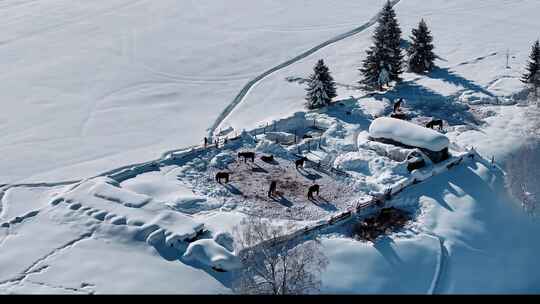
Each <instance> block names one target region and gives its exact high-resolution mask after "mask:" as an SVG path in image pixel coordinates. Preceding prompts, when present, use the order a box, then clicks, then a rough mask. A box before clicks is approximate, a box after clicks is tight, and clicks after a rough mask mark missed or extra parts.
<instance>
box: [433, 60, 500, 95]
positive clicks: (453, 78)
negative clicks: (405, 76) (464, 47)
mask: <svg viewBox="0 0 540 304" xmlns="http://www.w3.org/2000/svg"><path fill="white" fill-rule="evenodd" d="M428 76H429V77H430V78H433V79H440V80H442V81H444V82H448V83H451V84H453V85H456V86H461V87H463V88H465V89H467V90H470V91H475V92H480V93H483V94H486V95H487V96H490V97H495V95H493V93H491V92H490V91H488V90H486V89H485V88H484V87H482V86H480V85H478V84H476V83H475V82H474V81H472V80H469V79H466V78H464V77H462V76H460V75H458V74H456V73H454V72H452V71H450V69H448V68H439V67H436V68H434V69H433V71H431V73H429V74H428Z"/></svg>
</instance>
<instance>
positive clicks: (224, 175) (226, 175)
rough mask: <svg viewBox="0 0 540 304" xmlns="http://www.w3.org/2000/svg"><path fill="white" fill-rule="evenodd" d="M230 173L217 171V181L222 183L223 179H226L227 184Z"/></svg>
mask: <svg viewBox="0 0 540 304" xmlns="http://www.w3.org/2000/svg"><path fill="white" fill-rule="evenodd" d="M230 175H231V174H230V173H229V172H218V173H216V181H217V182H218V183H220V184H221V180H222V179H224V180H225V184H227V183H228V182H229V177H230Z"/></svg>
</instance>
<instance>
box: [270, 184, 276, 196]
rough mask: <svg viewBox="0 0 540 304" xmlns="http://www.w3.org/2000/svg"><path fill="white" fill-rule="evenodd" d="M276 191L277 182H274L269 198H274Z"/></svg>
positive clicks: (271, 185)
mask: <svg viewBox="0 0 540 304" xmlns="http://www.w3.org/2000/svg"><path fill="white" fill-rule="evenodd" d="M276 189H277V182H276V181H272V182H271V183H270V189H268V197H272V196H274V194H275V193H276Z"/></svg>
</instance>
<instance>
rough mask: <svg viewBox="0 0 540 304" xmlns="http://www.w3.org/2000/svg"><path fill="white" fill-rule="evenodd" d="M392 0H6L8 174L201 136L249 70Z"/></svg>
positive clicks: (89, 165)
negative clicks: (387, 0) (344, 0)
mask: <svg viewBox="0 0 540 304" xmlns="http://www.w3.org/2000/svg"><path fill="white" fill-rule="evenodd" d="M382 3H383V1H382V0H365V1H362V2H348V3H342V1H323V0H317V1H303V0H301V1H294V3H290V2H289V1H264V2H253V1H247V0H239V1H234V3H231V2H230V1H224V0H220V1H206V0H205V1H190V0H182V1H175V0H164V1H159V3H156V2H154V1H145V0H112V1H91V2H88V1H80V0H78V1H71V0H70V1H67V0H62V1H60V0H53V1H51V0H49V1H21V0H7V1H2V4H1V5H0V16H2V20H3V21H2V28H3V29H4V30H3V31H2V34H0V44H1V46H0V58H2V59H1V60H0V67H1V70H2V71H3V72H2V82H3V83H4V88H6V89H4V90H2V102H3V107H2V112H1V113H0V127H1V128H2V135H1V142H0V153H1V154H2V155H3V158H2V160H1V161H0V167H1V168H2V172H1V173H0V184H2V183H13V182H17V181H21V180H26V181H28V180H32V181H43V180H51V179H56V180H69V179H74V178H84V177H86V176H89V175H94V174H97V173H100V172H103V171H106V170H109V169H111V168H114V167H119V166H122V165H126V164H129V163H134V162H141V161H145V160H147V159H152V158H156V157H158V156H159V155H160V154H161V152H163V151H165V150H169V149H174V148H179V147H183V146H188V145H193V144H200V143H201V142H202V138H203V137H204V136H205V134H206V129H207V128H209V127H210V125H211V124H212V123H213V122H214V120H215V119H216V118H217V117H218V115H219V113H220V111H221V110H222V109H223V108H225V106H227V105H228V104H229V103H230V102H231V101H232V100H233V98H234V96H235V95H236V94H237V93H238V91H240V89H241V88H242V87H243V85H244V84H245V83H246V82H248V80H249V79H251V78H253V77H255V76H256V75H257V74H259V73H261V72H262V71H264V70H266V69H269V68H270V67H272V66H275V65H278V64H279V63H281V62H283V61H286V60H288V59H290V58H292V57H293V56H295V55H296V54H297V53H300V52H302V51H304V50H306V49H309V48H311V47H313V46H314V45H316V44H318V43H320V42H321V41H324V40H327V39H330V38H332V37H334V36H336V35H337V34H340V33H342V32H345V31H348V30H350V29H351V28H354V27H356V26H359V25H360V24H362V23H364V22H366V21H367V20H368V19H369V18H371V17H372V15H374V14H375V13H376V12H377V10H378V9H379V6H380V5H381V4H382ZM29 84H31V86H29ZM7 88H9V89H7ZM187 130H189V131H187Z"/></svg>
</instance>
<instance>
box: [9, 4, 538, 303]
mask: <svg viewBox="0 0 540 304" xmlns="http://www.w3.org/2000/svg"><path fill="white" fill-rule="evenodd" d="M385 2H386V1H384V0H363V1H324V0H315V1H305V0H294V1H284V0H283V1H281V0H280V1H248V0H238V1H225V0H219V1H215V0H203V1H187V0H181V1H173V0H163V1H145V0H112V1H67V0H54V1H53V0H51V1H26V0H24V1H23V0H7V1H3V2H1V4H0V16H2V17H3V18H2V19H1V20H3V21H1V22H2V24H3V28H4V30H3V31H2V33H0V66H1V67H2V71H3V73H2V80H3V84H4V86H3V87H4V90H2V93H1V94H3V95H2V97H3V99H2V100H3V101H2V102H3V103H4V107H3V111H2V112H1V113H0V126H1V127H2V131H3V132H2V135H1V139H2V140H1V141H0V152H1V154H2V156H3V157H2V159H1V160H0V168H2V170H1V172H0V294H4V293H81V294H93V293H183V294H185V293H219V294H224V293H232V292H233V290H232V287H233V281H234V279H235V277H234V276H235V275H236V273H235V272H233V270H236V269H239V268H241V267H242V265H241V263H240V262H239V260H238V256H237V255H238V254H239V252H238V250H237V248H236V247H235V246H234V245H235V244H237V240H235V239H234V238H235V237H236V235H235V236H234V237H233V234H234V232H235V231H236V229H239V230H240V231H242V229H243V227H242V226H241V225H240V224H241V223H242V221H243V220H244V219H245V218H246V217H247V216H248V215H257V216H261V217H263V218H266V219H270V220H271V225H269V226H271V227H281V228H282V229H285V230H286V231H287V233H288V234H287V235H286V236H285V237H286V238H290V239H291V240H295V241H298V242H300V243H301V242H303V241H305V240H308V239H310V238H311V237H313V236H318V237H319V238H320V240H321V248H322V251H323V252H324V254H325V255H326V256H327V258H328V260H329V264H328V267H327V269H326V270H325V271H324V272H323V273H322V275H321V280H322V286H321V291H322V292H323V293H390V294H394V293H427V294H434V293H538V292H540V263H539V262H538V259H537V256H538V253H539V251H540V245H538V242H537V241H536V239H537V235H538V233H540V224H539V223H538V221H535V220H533V219H532V218H531V217H529V216H528V215H526V214H525V213H524V212H523V210H522V209H521V208H520V204H519V202H518V201H517V200H516V199H515V198H513V197H511V196H510V194H509V193H507V191H506V189H505V186H504V183H505V178H506V172H505V171H504V165H505V161H506V160H507V159H509V158H511V157H512V156H511V155H512V154H511V153H512V152H514V151H516V150H518V149H520V147H522V146H523V145H524V144H525V142H526V141H527V140H529V137H528V136H530V133H531V132H530V129H529V128H530V127H531V125H532V124H533V123H535V122H534V121H530V118H528V117H529V116H527V115H529V114H530V113H531V112H532V111H533V110H532V108H531V107H532V106H521V105H516V103H518V104H519V103H523V101H524V94H523V84H522V83H521V82H520V81H519V77H520V75H521V73H522V72H523V67H524V65H525V62H526V60H527V56H528V54H529V51H530V45H531V43H532V42H533V41H534V40H536V39H537V38H538V35H539V34H540V33H539V32H538V29H539V28H540V19H538V18H537V15H538V11H539V9H540V4H539V3H538V1H537V0H522V1H514V0H479V1H465V0H454V1H446V0H433V1H421V0H400V1H393V3H394V4H395V6H394V8H395V10H396V14H397V18H398V20H399V23H400V26H401V29H402V31H403V37H402V38H403V39H404V41H402V44H403V45H404V46H406V45H407V44H408V42H407V41H408V40H409V35H410V32H411V29H412V28H413V27H416V26H417V24H418V22H419V21H420V19H421V18H424V19H425V20H426V22H427V24H428V25H429V27H430V29H431V31H432V34H433V36H434V39H435V40H434V43H435V52H436V54H437V56H438V58H437V60H436V62H435V63H436V65H437V67H436V68H435V70H434V71H432V72H431V73H428V74H427V75H417V74H412V73H404V74H403V78H404V81H403V83H401V84H400V85H398V86H397V87H396V88H394V89H392V90H389V91H385V92H367V91H364V90H363V89H361V88H360V87H359V86H358V80H360V74H359V71H358V68H359V67H360V65H361V63H362V60H363V59H364V58H365V56H366V55H365V54H366V53H365V50H366V49H367V48H368V47H369V46H370V45H371V43H372V40H371V37H372V34H373V30H374V26H373V25H374V24H375V21H376V18H375V17H376V14H377V13H378V11H379V10H380V9H381V7H382V5H383V3H385ZM507 53H508V54H509V57H508V59H509V68H507V67H506V58H507V57H506V56H507ZM319 59H324V61H325V63H326V64H327V65H328V67H329V68H330V72H331V73H332V76H333V77H334V80H335V81H336V84H337V93H338V96H337V97H336V98H335V101H336V102H335V103H334V104H333V105H331V106H328V107H326V108H323V109H317V110H310V111H307V110H306V109H305V106H304V104H305V95H306V91H305V87H306V79H307V78H308V76H309V74H310V73H312V68H313V66H314V64H315V63H316V62H317V60H319ZM399 97H402V98H404V99H405V102H404V104H403V105H402V108H403V110H404V113H406V114H407V115H408V117H409V118H410V123H405V122H403V121H398V123H395V122H392V123H390V124H386V122H387V121H388V118H378V117H381V116H388V115H389V114H390V112H391V111H392V102H393V101H394V100H396V99H397V98H399ZM539 117H540V116H539ZM377 118H378V119H377ZM432 118H435V119H443V120H444V131H436V130H428V129H426V128H424V127H423V125H425V123H426V122H428V121H430V120H431V119H432ZM381 122H382V124H381ZM370 126H371V127H370ZM396 126H397V127H396ZM209 131H210V132H211V133H212V134H211V135H212V137H213V139H214V140H216V139H221V140H223V139H224V138H225V137H226V138H227V140H228V141H227V142H223V141H220V142H219V146H218V147H215V146H209V147H202V146H200V145H202V142H203V138H204V137H205V136H208V132H209ZM242 131H247V132H242ZM439 132H443V133H444V134H441V133H439ZM220 133H221V134H220ZM369 135H372V136H373V135H376V136H374V137H388V138H392V139H395V140H396V141H398V139H400V140H403V139H404V138H405V137H407V138H409V139H410V140H409V141H406V140H405V143H406V144H408V145H411V146H412V147H407V146H406V147H403V146H394V145H391V144H386V143H381V142H376V141H372V140H371V138H370V136H369ZM379 135H380V136H379ZM411 138H412V139H411ZM194 145H197V147H194V148H193V149H192V148H191V147H192V146H194ZM414 147H419V148H422V147H423V148H431V149H432V150H433V151H438V150H441V149H445V148H447V147H448V150H449V153H450V157H449V158H448V159H445V160H444V161H441V162H440V163H432V162H431V161H429V160H428V158H427V157H426V158H425V159H426V160H427V162H426V163H425V164H424V165H425V166H424V167H421V168H418V169H414V170H410V169H409V168H408V164H409V163H408V161H409V157H410V156H411V155H415V156H418V154H420V155H419V156H418V157H420V158H421V157H422V155H423V154H422V153H421V151H420V150H418V149H415V148H414ZM471 147H473V148H474V149H471ZM246 151H252V152H253V153H254V159H253V160H249V158H247V159H242V158H240V157H239V155H238V153H239V152H246ZM475 151H477V152H478V153H476V152H475ZM270 155H271V156H272V158H271V160H268V159H267V160H265V159H263V157H267V158H268V157H269V156H270ZM300 157H305V164H304V165H302V166H300V167H299V165H298V163H297V162H295V161H297V160H300V159H301V158H300ZM492 157H493V160H494V163H491V159H492ZM220 173H221V174H223V173H229V174H230V176H228V175H227V181H226V182H225V183H222V182H221V180H218V179H217V176H218V175H219V174H220ZM229 178H230V180H229ZM271 181H277V185H278V186H277V187H278V188H277V195H276V196H275V197H271V196H270V195H269V194H268V195H267V190H268V185H269V184H270V182H271ZM315 184H317V185H320V187H321V193H320V195H319V193H317V195H316V197H315V198H310V197H309V196H308V197H306V191H307V189H308V188H310V187H311V186H313V185H315ZM539 187H540V185H539ZM383 194H386V195H391V196H392V199H391V200H389V201H387V202H386V204H388V206H387V207H389V206H392V207H398V208H402V209H403V210H406V211H408V212H410V214H411V215H412V220H411V221H410V222H409V223H408V224H407V225H406V226H404V227H403V228H402V229H400V230H399V231H398V232H392V233H388V234H387V235H384V236H382V237H379V238H377V239H376V240H375V241H373V242H371V241H360V240H356V239H354V238H352V237H351V235H350V232H349V230H348V229H349V226H350V225H349V224H350V222H351V221H352V220H353V218H354V219H356V218H363V217H365V216H369V214H370V213H369V212H372V211H371V209H369V208H375V207H374V206H375V205H374V202H377V200H375V199H379V198H381V197H384V195H383ZM364 204H368V205H369V206H368V205H366V206H368V208H366V209H362V208H360V207H361V206H364ZM377 205H378V203H377ZM352 210H354V217H353V216H351V219H349V220H345V221H343V222H339V221H337V222H336V220H335V218H339V217H340V216H343V215H346V216H350V215H351V212H352ZM336 223H337V224H336ZM307 231H310V233H311V234H308V233H307ZM235 242H236V243H235Z"/></svg>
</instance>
